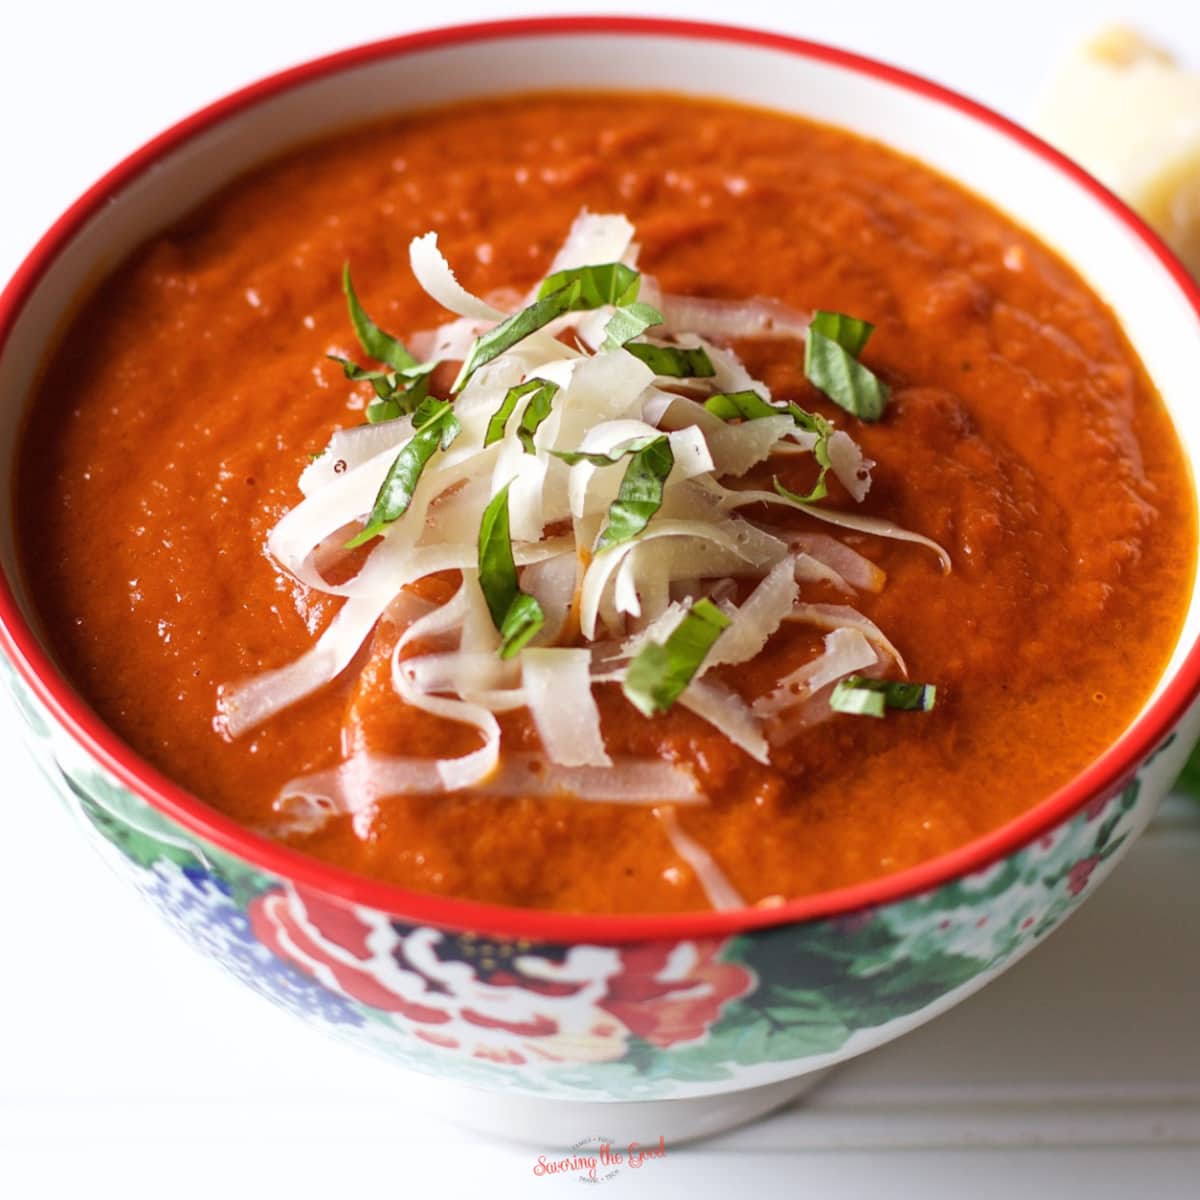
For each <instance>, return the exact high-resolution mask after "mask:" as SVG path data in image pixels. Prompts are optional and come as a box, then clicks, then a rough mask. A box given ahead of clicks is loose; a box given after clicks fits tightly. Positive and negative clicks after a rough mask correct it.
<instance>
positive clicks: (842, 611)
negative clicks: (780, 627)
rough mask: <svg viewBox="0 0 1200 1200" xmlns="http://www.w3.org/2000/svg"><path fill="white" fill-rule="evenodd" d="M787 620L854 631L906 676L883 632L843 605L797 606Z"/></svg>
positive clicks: (897, 656) (901, 663)
mask: <svg viewBox="0 0 1200 1200" xmlns="http://www.w3.org/2000/svg"><path fill="white" fill-rule="evenodd" d="M789 619H790V620H792V621H803V622H804V623H805V624H806V625H816V626H818V627H819V628H821V629H856V630H858V632H859V633H861V634H862V635H863V636H864V637H865V638H866V639H867V641H869V642H870V643H871V644H872V645H873V646H875V647H876V648H877V649H879V650H882V651H883V652H884V654H886V655H887V656H888V657H889V658H891V659H892V660H893V661H894V662H895V664H896V666H898V667H899V668H900V670H901V671H903V672H904V674H905V675H907V674H908V667H907V666H905V664H904V659H903V658H902V657H901V655H900V651H899V650H897V649H896V647H895V646H893V645H892V643H891V642H889V641H888V639H887V638H886V637H885V636H884V633H883V630H882V629H880V628H879V626H878V625H876V624H875V622H874V621H870V620H868V619H867V618H866V617H864V616H863V615H862V613H860V612H858V610H857V609H853V608H849V607H847V606H846V605H845V604H797V605H796V607H795V608H794V609H793V610H792V612H791V614H790V616H789Z"/></svg>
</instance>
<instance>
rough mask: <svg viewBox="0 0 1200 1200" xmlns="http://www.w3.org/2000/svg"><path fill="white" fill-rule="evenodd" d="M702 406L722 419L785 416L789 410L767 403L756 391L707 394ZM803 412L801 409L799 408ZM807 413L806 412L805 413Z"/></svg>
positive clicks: (753, 419)
mask: <svg viewBox="0 0 1200 1200" xmlns="http://www.w3.org/2000/svg"><path fill="white" fill-rule="evenodd" d="M704 407H705V408H707V409H708V411H709V412H710V413H712V414H713V416H715V417H720V418H721V420H722V421H757V420H759V419H760V418H762V417H786V416H789V415H790V414H789V411H788V409H786V408H778V407H776V406H775V405H774V404H770V403H768V402H767V401H766V400H764V399H763V398H762V396H760V395H759V394H758V392H755V391H751V390H747V391H744V392H718V393H717V394H716V395H715V396H709V398H708V399H707V400H705V402H704ZM799 411H800V412H803V411H804V410H803V409H800V410H799ZM806 415H807V414H806Z"/></svg>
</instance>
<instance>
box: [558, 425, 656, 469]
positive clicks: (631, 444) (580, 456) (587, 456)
mask: <svg viewBox="0 0 1200 1200" xmlns="http://www.w3.org/2000/svg"><path fill="white" fill-rule="evenodd" d="M661 436H662V435H661V434H657V433H651V434H648V435H647V436H646V437H640V438H633V439H632V440H631V441H628V442H622V443H621V445H619V446H617V447H616V448H615V449H613V450H608V451H606V452H604V453H600V454H591V453H589V452H588V451H586V450H551V451H550V452H549V453H551V454H553V455H554V457H555V458H561V459H562V461H563V462H565V463H566V464H567V466H569V467H573V466H574V465H575V464H576V463H581V462H587V463H591V464H592V466H593V467H611V466H612V465H613V463H618V462H620V461H621V459H623V458H626V457H628V456H629V455H630V454H636V453H637V452H638V451H639V450H644V449H645V448H646V447H647V446H649V445H650V443H651V442H657V441H658V440H659V439H660V438H661Z"/></svg>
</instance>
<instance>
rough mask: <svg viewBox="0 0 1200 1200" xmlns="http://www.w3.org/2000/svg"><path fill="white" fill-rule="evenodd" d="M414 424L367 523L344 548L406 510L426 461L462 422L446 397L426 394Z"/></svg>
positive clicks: (378, 531)
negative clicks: (436, 397)
mask: <svg viewBox="0 0 1200 1200" xmlns="http://www.w3.org/2000/svg"><path fill="white" fill-rule="evenodd" d="M413 428H414V430H415V431H416V432H414V433H413V436H412V438H411V439H410V440H409V441H407V442H406V443H405V444H404V446H402V447H401V449H400V453H399V454H397V455H396V460H395V462H393V463H392V465H391V467H390V469H389V470H388V473H387V476H386V477H385V479H384V481H383V483H382V485H381V486H380V488H379V492H378V493H377V494H376V496H375V505H374V507H373V508H372V509H371V515H370V516H369V517H368V518H367V523H366V525H365V526H364V527H363V528H362V530H361V531H360V532H359V533H358V534H356V535H355V536H354V537H352V538H351V539H350V540H349V541H348V542H347V543H346V549H347V550H353V549H354V548H355V547H356V546H362V545H364V544H365V543H366V542H369V541H370V540H371V539H372V538H375V537H378V536H379V535H380V534H381V533H383V531H384V530H385V529H386V528H387V527H388V526H389V525H390V524H391V523H392V522H393V521H396V520H399V518H400V517H402V516H403V515H404V514H405V513H406V512H407V511H408V506H409V505H410V504H411V503H412V498H413V492H415V491H416V489H417V483H418V481H419V480H420V478H421V472H422V471H423V470H424V469H425V464H426V463H427V462H429V460H430V459H431V458H432V457H433V456H434V454H435V453H436V452H437V451H438V449H439V448H440V449H442V450H445V449H446V448H447V447H448V446H449V445H450V443H451V442H452V441H454V439H455V438H456V437H457V436H458V434H459V430H461V429H462V426H461V425H460V424H459V421H458V418H457V417H456V416H455V415H454V413H453V411H452V410H451V408H450V405H449V404H447V403H446V401H444V400H435V399H433V398H429V399H426V400H423V401H422V402H421V404H420V405H419V407H418V408H417V411H416V412H415V413H414V414H413Z"/></svg>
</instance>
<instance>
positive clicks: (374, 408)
mask: <svg viewBox="0 0 1200 1200" xmlns="http://www.w3.org/2000/svg"><path fill="white" fill-rule="evenodd" d="M392 378H393V379H394V378H395V377H394V376H392ZM375 392H376V396H377V397H378V398H377V399H375V400H372V401H371V403H370V404H368V405H367V411H366V418H367V423H368V424H369V425H378V424H379V423H380V422H381V421H394V420H396V419H397V418H398V417H406V416H408V414H409V413H411V412H415V411H416V409H417V408H419V407H420V405H421V404H422V403H423V402H424V401H425V400H426V399H427V398H428V397H429V376H428V375H418V376H417V377H416V379H414V380H413V382H412V383H411V384H410V385H409V386H408V387H407V388H403V387H400V386H396V387H394V388H393V390H392V391H391V392H390V393H388V394H387V395H384V394H383V392H381V391H380V389H379V385H378V383H376V384H375Z"/></svg>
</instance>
